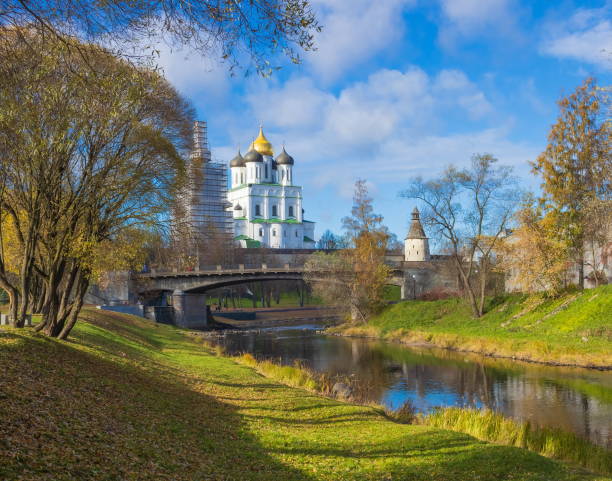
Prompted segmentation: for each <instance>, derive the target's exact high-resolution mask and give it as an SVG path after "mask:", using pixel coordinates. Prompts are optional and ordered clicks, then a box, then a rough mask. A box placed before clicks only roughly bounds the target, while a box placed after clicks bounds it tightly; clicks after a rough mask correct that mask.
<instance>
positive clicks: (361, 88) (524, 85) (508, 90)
mask: <svg viewBox="0 0 612 481" xmlns="http://www.w3.org/2000/svg"><path fill="white" fill-rule="evenodd" d="M312 4H313V6H314V8H315V10H316V11H317V12H318V16H319V20H320V23H321V25H322V26H323V32H322V33H321V34H320V35H318V37H317V39H316V40H317V46H318V50H317V51H316V52H312V53H307V54H306V55H305V56H304V59H303V60H304V61H303V63H302V64H301V65H297V66H296V65H291V64H289V63H288V62H285V61H283V59H271V60H272V61H273V63H275V62H276V63H277V64H278V63H280V64H282V65H283V67H284V68H283V69H282V70H281V71H280V72H279V73H277V74H275V75H274V77H273V78H270V79H262V78H258V77H256V76H249V77H244V76H243V75H240V73H239V74H238V75H237V76H234V77H231V76H230V75H229V74H228V72H227V70H226V68H225V67H224V66H223V65H222V64H219V63H217V62H216V61H215V60H212V59H208V60H207V59H202V58H201V57H199V56H198V55H195V54H190V53H188V52H182V51H178V52H177V51H171V50H170V49H168V48H162V49H161V54H160V64H161V66H162V67H163V69H164V72H165V73H166V76H167V77H168V79H169V80H170V81H171V82H172V83H173V84H174V85H175V86H176V87H177V88H178V89H179V91H180V92H181V93H182V94H184V95H185V96H186V97H188V98H189V99H191V101H192V102H193V104H194V105H195V107H196V109H197V113H198V118H199V119H202V120H206V121H207V122H208V126H209V141H210V144H211V148H212V152H213V159H215V160H217V161H222V162H228V161H229V159H231V158H232V157H233V156H234V155H235V151H236V149H237V147H238V146H240V147H241V148H242V150H243V152H244V151H245V150H246V148H247V147H248V144H249V143H250V141H251V140H252V138H253V137H254V136H255V135H256V134H257V130H258V126H259V123H260V122H263V126H264V131H265V133H266V136H267V137H268V139H269V140H270V141H271V142H272V144H273V146H274V147H275V150H276V151H278V150H279V149H280V148H281V147H282V144H283V142H284V143H285V145H286V148H287V151H288V152H289V153H290V154H291V155H292V156H293V157H294V158H295V172H294V176H295V180H296V183H298V184H299V185H302V186H303V191H304V207H305V209H306V218H308V219H309V220H313V221H316V222H317V230H316V234H317V237H318V236H319V235H320V234H322V233H323V231H324V230H325V229H327V228H329V229H331V230H333V231H335V232H340V225H341V222H340V220H341V218H342V217H343V216H345V215H347V214H348V213H349V212H350V207H351V197H352V190H353V184H354V182H355V180H356V179H358V178H365V179H367V180H368V182H369V187H370V191H371V194H372V196H373V198H374V202H375V208H376V211H377V212H379V213H381V214H382V215H383V216H384V217H385V223H386V224H387V225H388V226H389V228H390V229H391V231H393V232H395V233H396V234H397V235H398V236H399V237H400V238H403V237H404V235H405V233H406V229H407V226H408V222H409V217H410V215H409V214H410V211H411V210H412V207H413V205H412V204H411V202H410V201H408V200H405V199H400V198H399V197H398V192H399V191H400V190H402V188H404V187H405V186H406V185H407V183H408V181H409V180H410V178H412V177H414V176H417V175H421V176H423V177H429V176H433V175H436V174H438V173H439V172H440V171H441V170H442V169H443V168H444V167H445V166H446V165H448V164H450V163H453V164H455V165H459V166H461V165H466V164H467V163H468V162H469V159H470V156H471V155H472V154H474V153H481V152H488V153H492V154H494V155H495V156H497V157H498V158H499V159H500V162H501V163H503V164H507V165H513V166H514V167H515V171H516V173H517V174H518V175H519V176H520V177H521V179H522V182H523V184H524V186H525V187H526V188H529V189H536V188H537V185H538V181H537V179H535V178H534V177H533V175H532V174H531V173H530V171H529V166H528V163H527V162H528V161H529V160H533V159H534V158H535V157H536V156H537V155H538V153H539V152H541V151H542V150H543V148H544V146H545V145H546V136H547V133H548V129H549V127H550V125H551V124H552V123H553V122H554V120H555V118H556V116H557V108H556V104H555V102H556V101H557V100H558V99H559V98H560V97H561V96H562V95H565V94H568V93H570V92H571V91H573V89H574V88H575V87H576V86H577V85H578V84H580V83H581V82H582V81H583V79H584V78H585V77H587V76H589V75H594V76H595V77H597V79H598V81H599V83H600V85H609V84H610V83H612V82H611V80H612V2H611V1H607V2H606V1H580V2H579V1H571V0H570V1H546V0H541V1H533V2H527V1H524V0H486V1H485V0H427V1H426V0H377V1H370V0H313V1H312Z"/></svg>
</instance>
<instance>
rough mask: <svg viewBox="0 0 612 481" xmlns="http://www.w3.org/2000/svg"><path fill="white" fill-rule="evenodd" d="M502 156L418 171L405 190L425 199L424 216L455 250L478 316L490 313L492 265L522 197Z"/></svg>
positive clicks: (456, 262) (484, 156) (453, 253)
mask: <svg viewBox="0 0 612 481" xmlns="http://www.w3.org/2000/svg"><path fill="white" fill-rule="evenodd" d="M497 162H498V160H497V159H496V158H495V157H493V156H492V155H490V154H476V155H474V156H473V157H472V162H471V166H470V167H469V168H467V169H457V168H456V167H454V166H450V167H448V168H447V169H446V170H445V171H444V172H443V174H442V175H441V176H440V177H436V178H433V179H430V180H423V179H422V178H420V177H417V178H415V179H413V180H412V182H411V184H410V186H409V187H408V189H406V190H404V191H402V192H401V193H400V196H401V197H405V198H409V199H416V200H419V201H420V202H421V203H422V204H423V206H424V209H423V211H422V212H421V219H422V220H423V222H424V223H425V224H426V225H427V226H429V228H430V229H431V231H432V232H433V234H434V235H435V236H436V237H437V238H439V239H441V240H442V242H443V244H444V246H443V247H444V248H446V249H447V250H448V252H449V253H450V256H451V258H452V261H453V264H454V265H455V268H456V270H457V274H458V276H459V278H460V280H461V285H462V287H463V291H464V292H465V294H466V296H467V298H468V300H469V303H470V306H471V308H472V313H473V315H474V316H475V317H480V316H482V315H483V313H484V304H485V293H486V286H487V281H488V280H489V276H490V274H491V269H490V268H489V266H490V264H491V263H492V261H493V259H492V257H493V256H494V253H495V250H496V248H497V246H498V245H499V241H500V238H501V237H502V236H503V235H504V233H505V230H506V228H507V227H508V225H509V222H510V220H511V218H512V214H513V212H514V210H515V208H516V206H517V203H518V200H519V197H520V196H519V191H518V187H517V182H516V179H515V178H514V177H513V176H512V169H511V168H510V167H507V166H500V165H498V164H497Z"/></svg>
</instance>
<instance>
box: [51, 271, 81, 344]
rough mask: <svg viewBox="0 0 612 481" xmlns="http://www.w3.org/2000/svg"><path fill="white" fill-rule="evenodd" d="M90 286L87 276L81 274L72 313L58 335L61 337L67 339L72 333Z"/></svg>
mask: <svg viewBox="0 0 612 481" xmlns="http://www.w3.org/2000/svg"><path fill="white" fill-rule="evenodd" d="M88 287H89V279H88V278H87V277H86V276H80V278H79V281H78V284H77V287H76V292H75V296H74V301H73V303H72V306H71V309H70V313H69V315H68V317H67V319H66V323H65V324H64V327H63V328H62V330H61V332H60V333H59V335H58V336H57V337H58V338H59V339H66V338H67V337H68V335H69V334H70V331H71V330H72V328H73V327H74V325H75V324H76V321H77V319H78V316H79V313H80V312H81V308H82V307H83V299H85V294H86V293H87V288H88Z"/></svg>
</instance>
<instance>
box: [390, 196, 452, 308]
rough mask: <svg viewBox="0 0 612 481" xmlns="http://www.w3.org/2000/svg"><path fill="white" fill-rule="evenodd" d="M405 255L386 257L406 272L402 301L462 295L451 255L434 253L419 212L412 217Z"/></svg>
mask: <svg viewBox="0 0 612 481" xmlns="http://www.w3.org/2000/svg"><path fill="white" fill-rule="evenodd" d="M411 217H412V218H411V222H410V227H409V229H408V234H407V235H406V238H405V239H404V252H403V253H401V254H387V256H386V262H387V264H389V265H391V266H392V267H396V268H399V269H401V270H402V271H403V279H402V281H403V284H402V293H401V298H402V299H417V298H432V299H433V298H436V297H435V296H436V295H438V296H441V295H453V294H456V293H457V292H459V289H460V285H459V278H458V277H457V271H456V269H455V267H454V265H453V262H452V258H451V257H450V256H448V255H439V254H431V253H430V250H429V238H428V237H427V235H426V234H425V230H424V229H423V225H422V224H421V219H420V214H419V210H418V209H417V208H416V207H415V208H414V210H413V211H412V215H411Z"/></svg>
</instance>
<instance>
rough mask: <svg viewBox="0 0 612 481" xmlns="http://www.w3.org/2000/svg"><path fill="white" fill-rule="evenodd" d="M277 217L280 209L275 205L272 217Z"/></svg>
mask: <svg viewBox="0 0 612 481" xmlns="http://www.w3.org/2000/svg"><path fill="white" fill-rule="evenodd" d="M277 216H278V207H276V206H275V205H273V206H272V217H277Z"/></svg>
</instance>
